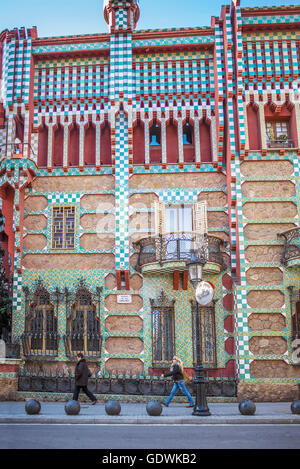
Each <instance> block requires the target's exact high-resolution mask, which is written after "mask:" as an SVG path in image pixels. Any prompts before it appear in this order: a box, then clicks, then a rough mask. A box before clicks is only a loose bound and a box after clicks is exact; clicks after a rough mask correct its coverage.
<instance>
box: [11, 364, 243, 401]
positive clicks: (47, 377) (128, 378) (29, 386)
mask: <svg viewBox="0 0 300 469" xmlns="http://www.w3.org/2000/svg"><path fill="white" fill-rule="evenodd" d="M206 380H207V384H206V387H207V395H208V396H211V397H236V396H237V380H236V378H228V377H222V376H221V377H218V378H208V377H207V376H206ZM74 385H75V380H74V375H73V372H72V371H71V370H69V369H68V370H67V371H58V370H56V371H55V372H54V373H50V372H46V371H45V370H43V369H40V371H39V372H36V370H30V369H27V370H24V369H19V374H18V390H19V391H23V392H44V393H72V392H73V391H74ZM172 386H173V381H172V380H171V379H167V378H161V377H156V376H151V377H145V376H133V375H123V374H111V375H109V374H107V375H99V374H98V373H94V374H93V375H92V377H91V378H90V379H89V389H90V390H91V391H92V392H93V393H94V394H103V395H112V394H118V395H124V396H126V395H141V396H167V395H169V394H170V392H171V389H172ZM187 387H188V390H189V391H190V392H191V393H192V394H195V385H194V383H193V381H192V380H191V381H190V383H188V385H187Z"/></svg>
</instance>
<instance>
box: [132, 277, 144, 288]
mask: <svg viewBox="0 0 300 469" xmlns="http://www.w3.org/2000/svg"><path fill="white" fill-rule="evenodd" d="M142 287H143V278H142V277H141V276H140V275H138V274H134V275H133V276H132V277H130V289H131V290H140V289H141V288H142Z"/></svg>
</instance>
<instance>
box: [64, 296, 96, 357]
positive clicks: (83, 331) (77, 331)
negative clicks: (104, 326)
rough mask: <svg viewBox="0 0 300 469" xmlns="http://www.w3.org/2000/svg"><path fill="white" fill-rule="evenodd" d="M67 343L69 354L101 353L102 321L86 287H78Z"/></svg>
mask: <svg viewBox="0 0 300 469" xmlns="http://www.w3.org/2000/svg"><path fill="white" fill-rule="evenodd" d="M65 344H66V351H67V354H68V355H76V354H77V353H78V352H82V353H83V354H85V355H88V356H97V357H99V356H100V354H101V335H100V321H99V317H98V316H97V314H96V307H95V305H94V304H93V302H92V295H91V293H90V292H89V291H88V290H87V289H86V288H85V287H80V288H79V289H78V291H77V293H76V297H75V303H74V304H73V305H72V307H71V312H70V315H69V317H68V320H67V335H66V337H65Z"/></svg>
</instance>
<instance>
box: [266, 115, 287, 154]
mask: <svg viewBox="0 0 300 469" xmlns="http://www.w3.org/2000/svg"><path fill="white" fill-rule="evenodd" d="M266 132H267V144H268V147H269V148H274V147H282V148H286V147H289V144H290V140H289V128H288V121H267V122H266Z"/></svg>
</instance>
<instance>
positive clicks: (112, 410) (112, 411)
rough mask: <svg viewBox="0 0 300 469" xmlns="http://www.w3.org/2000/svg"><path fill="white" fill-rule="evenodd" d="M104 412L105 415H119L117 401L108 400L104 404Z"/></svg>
mask: <svg viewBox="0 0 300 469" xmlns="http://www.w3.org/2000/svg"><path fill="white" fill-rule="evenodd" d="M105 412H106V413H107V415H119V413H120V412H121V405H120V403H119V402H118V401H108V402H107V403H106V404H105Z"/></svg>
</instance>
